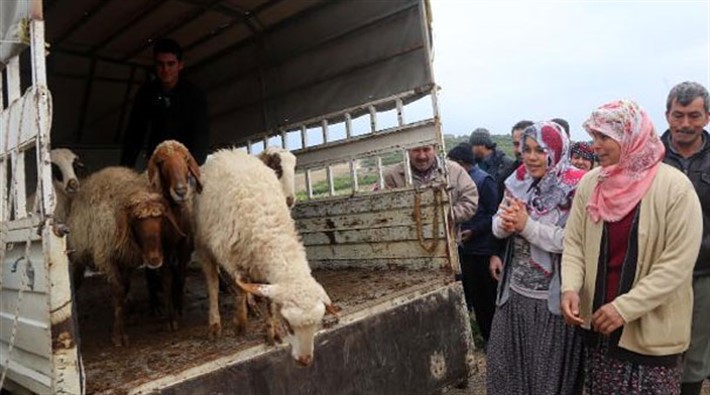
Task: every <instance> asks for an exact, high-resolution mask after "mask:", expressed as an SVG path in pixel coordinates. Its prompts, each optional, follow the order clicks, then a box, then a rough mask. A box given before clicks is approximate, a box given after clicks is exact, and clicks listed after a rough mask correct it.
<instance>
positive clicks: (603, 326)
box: [592, 303, 625, 336]
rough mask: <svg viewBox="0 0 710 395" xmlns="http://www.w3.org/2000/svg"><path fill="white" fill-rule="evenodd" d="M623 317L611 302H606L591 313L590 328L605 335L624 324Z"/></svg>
mask: <svg viewBox="0 0 710 395" xmlns="http://www.w3.org/2000/svg"><path fill="white" fill-rule="evenodd" d="M624 323H625V322H624V319H623V318H622V317H621V314H619V312H618V311H617V310H616V307H614V305H612V304H611V303H607V304H605V305H604V306H602V307H600V308H599V310H597V311H595V312H594V314H593V315H592V328H593V329H594V330H595V331H597V332H599V333H601V334H603V335H606V336H609V335H610V334H611V333H612V332H614V331H615V330H617V329H619V328H620V327H621V326H623V325H624Z"/></svg>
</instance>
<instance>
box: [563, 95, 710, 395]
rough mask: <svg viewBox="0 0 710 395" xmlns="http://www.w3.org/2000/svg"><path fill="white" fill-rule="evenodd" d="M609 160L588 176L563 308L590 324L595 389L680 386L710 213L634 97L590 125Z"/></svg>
mask: <svg viewBox="0 0 710 395" xmlns="http://www.w3.org/2000/svg"><path fill="white" fill-rule="evenodd" d="M584 128H585V129H586V130H587V132H588V133H589V134H590V135H591V136H592V138H593V140H594V151H595V152H596V154H597V156H598V157H599V163H600V165H601V167H599V168H597V169H594V170H592V171H591V172H589V173H588V174H587V176H586V177H584V179H583V180H582V181H581V182H580V185H579V187H578V189H577V195H576V196H575V198H574V203H573V205H572V212H571V214H570V218H569V221H568V222H567V228H566V229H565V241H564V255H563V258H562V291H563V294H562V305H561V308H562V312H563V314H564V317H565V321H567V323H569V324H570V325H579V326H581V327H582V328H584V329H585V331H584V332H585V341H586V343H587V352H586V357H585V373H586V381H585V387H586V389H587V392H588V393H590V394H609V393H618V394H678V393H680V374H681V370H680V361H681V359H680V358H681V353H682V352H683V351H685V350H686V349H687V348H688V343H689V341H690V324H691V309H692V300H693V296H692V289H691V277H692V272H693V265H694V264H695V260H696V257H697V255H698V251H699V249H700V239H701V235H702V226H703V224H702V212H701V209H700V202H699V201H698V196H697V194H696V193H695V190H694V189H693V185H692V184H691V183H690V181H689V180H688V178H687V177H686V176H685V175H684V174H683V173H681V172H679V171H678V170H676V169H675V168H673V167H671V166H668V165H666V164H664V163H662V160H663V154H664V152H665V149H664V147H663V144H662V143H661V141H660V139H659V138H658V135H657V134H656V131H655V130H654V128H653V125H652V124H651V120H650V118H649V116H648V114H647V113H646V112H645V111H644V110H643V109H641V108H640V107H639V106H638V105H637V104H636V103H634V102H632V101H625V100H622V101H615V102H612V103H608V104H605V105H603V106H601V107H600V108H598V109H597V110H595V111H594V112H593V113H592V115H591V116H590V117H589V119H588V120H587V121H586V122H585V123H584Z"/></svg>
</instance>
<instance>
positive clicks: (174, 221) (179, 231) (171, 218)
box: [165, 202, 187, 237]
mask: <svg viewBox="0 0 710 395" xmlns="http://www.w3.org/2000/svg"><path fill="white" fill-rule="evenodd" d="M165 204H166V207H169V206H168V205H167V202H166V203H165ZM165 217H166V218H167V219H168V221H169V222H170V224H172V225H173V228H175V232H177V234H178V235H180V237H187V235H186V234H185V232H183V231H182V229H180V225H178V221H177V218H175V213H173V210H170V209H167V210H165Z"/></svg>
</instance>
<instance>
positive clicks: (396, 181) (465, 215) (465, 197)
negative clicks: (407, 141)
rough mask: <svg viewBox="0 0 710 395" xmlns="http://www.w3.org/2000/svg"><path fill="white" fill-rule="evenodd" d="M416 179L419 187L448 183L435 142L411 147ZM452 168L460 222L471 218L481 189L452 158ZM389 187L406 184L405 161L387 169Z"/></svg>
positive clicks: (456, 218) (453, 201)
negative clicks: (477, 187)
mask: <svg viewBox="0 0 710 395" xmlns="http://www.w3.org/2000/svg"><path fill="white" fill-rule="evenodd" d="M407 154H408V155H409V163H410V168H411V170H412V182H413V183H414V186H415V187H420V186H424V185H433V184H442V185H443V184H445V183H446V182H445V181H446V177H445V175H444V168H443V163H441V162H440V160H439V158H438V157H437V156H436V149H435V147H434V146H433V145H425V146H421V147H416V148H412V149H409V150H408V151H407ZM446 167H447V169H448V171H449V182H450V185H451V187H452V189H451V191H450V193H451V206H452V209H453V211H454V222H455V223H456V224H457V225H458V224H461V223H463V222H465V221H468V220H469V219H470V218H471V217H473V215H474V214H475V213H476V209H477V208H478V190H477V189H476V184H474V183H473V181H471V177H469V175H468V174H467V173H466V170H464V169H463V168H462V167H461V166H459V165H458V164H456V163H455V162H452V161H450V160H447V161H446ZM384 178H385V187H386V188H402V187H405V186H406V185H407V184H406V177H405V171H404V163H400V164H398V165H395V166H393V167H392V168H390V169H389V170H388V171H387V172H386V173H385V176H384Z"/></svg>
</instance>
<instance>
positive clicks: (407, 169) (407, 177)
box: [403, 150, 414, 186]
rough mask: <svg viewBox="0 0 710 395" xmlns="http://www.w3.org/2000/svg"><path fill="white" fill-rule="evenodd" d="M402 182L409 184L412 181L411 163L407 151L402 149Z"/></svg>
mask: <svg viewBox="0 0 710 395" xmlns="http://www.w3.org/2000/svg"><path fill="white" fill-rule="evenodd" d="M403 155H404V182H405V185H407V186H409V185H412V184H413V183H414V181H413V180H412V163H411V162H410V161H409V152H408V151H407V150H404V153H403Z"/></svg>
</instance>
